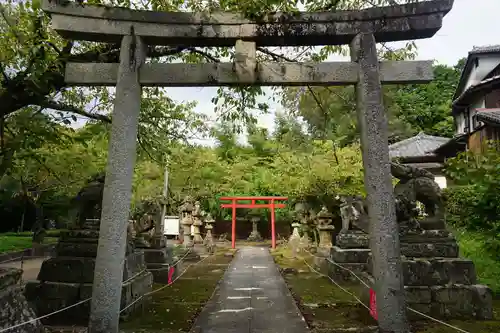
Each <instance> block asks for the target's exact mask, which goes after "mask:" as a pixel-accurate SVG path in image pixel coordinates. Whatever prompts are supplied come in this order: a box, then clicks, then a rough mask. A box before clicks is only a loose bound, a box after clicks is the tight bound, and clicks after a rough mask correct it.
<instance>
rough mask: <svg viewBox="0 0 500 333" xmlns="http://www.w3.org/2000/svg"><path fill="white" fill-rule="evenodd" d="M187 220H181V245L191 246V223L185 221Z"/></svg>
mask: <svg viewBox="0 0 500 333" xmlns="http://www.w3.org/2000/svg"><path fill="white" fill-rule="evenodd" d="M187 222H188V221H183V222H181V223H182V228H183V233H182V235H183V238H184V239H183V241H182V245H184V247H191V246H193V242H192V241H191V223H187Z"/></svg>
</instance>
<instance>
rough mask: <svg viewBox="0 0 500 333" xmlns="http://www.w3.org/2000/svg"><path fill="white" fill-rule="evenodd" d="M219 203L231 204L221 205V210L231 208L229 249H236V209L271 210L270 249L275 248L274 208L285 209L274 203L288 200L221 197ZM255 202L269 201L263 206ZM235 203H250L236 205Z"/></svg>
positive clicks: (282, 204)
mask: <svg viewBox="0 0 500 333" xmlns="http://www.w3.org/2000/svg"><path fill="white" fill-rule="evenodd" d="M219 200H220V201H231V203H222V204H221V205H220V207H221V208H232V224H231V247H232V248H233V249H234V248H235V247H236V208H271V237H272V247H273V249H275V248H276V228H275V219H274V209H275V208H285V207H286V204H284V203H275V201H285V200H288V198H287V197H222V198H219ZM257 200H263V201H264V200H265V201H269V203H265V204H256V203H255V202H256V201H257ZM237 201H251V202H252V203H250V204H248V203H238V202H237Z"/></svg>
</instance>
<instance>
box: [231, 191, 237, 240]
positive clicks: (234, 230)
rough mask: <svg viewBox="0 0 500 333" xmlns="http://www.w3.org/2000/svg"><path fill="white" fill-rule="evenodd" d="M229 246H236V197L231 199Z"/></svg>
mask: <svg viewBox="0 0 500 333" xmlns="http://www.w3.org/2000/svg"><path fill="white" fill-rule="evenodd" d="M231 204H232V207H231V209H232V223H231V248H233V249H234V248H236V199H232V201H231Z"/></svg>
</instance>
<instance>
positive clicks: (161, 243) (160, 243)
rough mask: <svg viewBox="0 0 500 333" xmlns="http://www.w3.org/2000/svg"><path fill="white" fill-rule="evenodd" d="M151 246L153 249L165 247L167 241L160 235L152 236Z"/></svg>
mask: <svg viewBox="0 0 500 333" xmlns="http://www.w3.org/2000/svg"><path fill="white" fill-rule="evenodd" d="M151 247H152V248H154V249H163V248H166V247H167V241H166V240H165V237H164V236H163V235H162V236H157V235H155V236H153V237H152V238H151Z"/></svg>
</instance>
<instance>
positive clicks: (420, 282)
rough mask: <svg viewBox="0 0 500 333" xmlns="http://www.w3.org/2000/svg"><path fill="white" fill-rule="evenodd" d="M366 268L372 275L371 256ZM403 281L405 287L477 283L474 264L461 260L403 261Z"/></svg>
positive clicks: (420, 259)
mask: <svg viewBox="0 0 500 333" xmlns="http://www.w3.org/2000/svg"><path fill="white" fill-rule="evenodd" d="M367 268H368V272H369V273H370V274H372V275H373V262H372V257H371V255H370V256H369V258H368V262H367ZM403 279H404V284H405V285H406V286H436V285H437V286H440V285H449V284H464V285H472V284H476V282H477V276H476V269H475V266H474V263H473V262H472V261H471V260H468V259H461V258H432V259H425V258H418V259H403Z"/></svg>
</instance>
